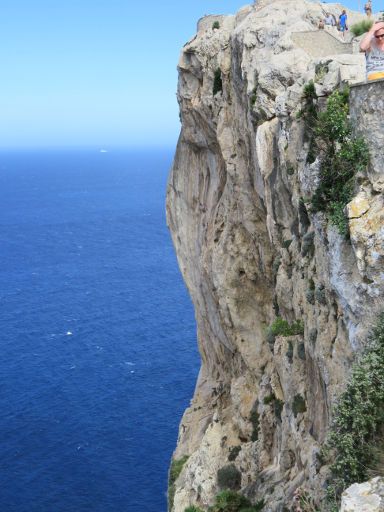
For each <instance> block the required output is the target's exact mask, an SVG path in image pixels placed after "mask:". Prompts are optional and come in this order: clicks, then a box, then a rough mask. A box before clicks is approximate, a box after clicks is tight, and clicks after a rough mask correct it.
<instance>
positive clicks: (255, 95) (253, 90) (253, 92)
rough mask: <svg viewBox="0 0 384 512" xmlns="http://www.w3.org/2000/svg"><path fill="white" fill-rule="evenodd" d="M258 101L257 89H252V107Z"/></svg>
mask: <svg viewBox="0 0 384 512" xmlns="http://www.w3.org/2000/svg"><path fill="white" fill-rule="evenodd" d="M256 100H257V88H256V87H254V88H253V89H252V93H251V97H250V102H251V105H252V107H253V106H254V104H255V103H256Z"/></svg>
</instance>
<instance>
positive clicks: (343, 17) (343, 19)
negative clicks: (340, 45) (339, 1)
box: [339, 9, 348, 38]
mask: <svg viewBox="0 0 384 512" xmlns="http://www.w3.org/2000/svg"><path fill="white" fill-rule="evenodd" d="M339 30H340V32H342V33H343V37H344V38H345V32H346V31H347V30H348V26H347V11H346V10H345V9H343V12H342V13H341V14H340V16H339Z"/></svg>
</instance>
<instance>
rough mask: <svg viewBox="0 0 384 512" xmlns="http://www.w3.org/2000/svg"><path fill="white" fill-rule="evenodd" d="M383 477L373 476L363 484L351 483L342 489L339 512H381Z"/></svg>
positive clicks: (383, 496) (383, 487) (383, 504)
mask: <svg viewBox="0 0 384 512" xmlns="http://www.w3.org/2000/svg"><path fill="white" fill-rule="evenodd" d="M383 510H384V479H383V478H379V477H376V478H373V479H372V480H370V481H369V482H364V483H363V484H353V485H351V487H348V489H347V490H346V491H344V493H343V496H342V500H341V508H340V512H357V511H358V512H383Z"/></svg>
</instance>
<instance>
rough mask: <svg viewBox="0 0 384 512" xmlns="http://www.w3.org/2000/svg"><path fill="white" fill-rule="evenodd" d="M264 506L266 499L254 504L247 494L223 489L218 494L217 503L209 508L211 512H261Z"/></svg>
mask: <svg viewBox="0 0 384 512" xmlns="http://www.w3.org/2000/svg"><path fill="white" fill-rule="evenodd" d="M264 506H265V503H264V500H260V501H258V502H257V503H256V504H255V505H252V504H251V502H250V501H249V500H248V499H247V498H245V496H242V495H241V494H239V493H237V492H234V491H223V492H221V493H220V494H218V495H217V496H216V499H215V504H214V505H213V507H210V508H209V509H208V510H209V512H260V511H261V510H262V509H263V508H264Z"/></svg>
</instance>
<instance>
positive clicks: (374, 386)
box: [324, 314, 384, 510]
mask: <svg viewBox="0 0 384 512" xmlns="http://www.w3.org/2000/svg"><path fill="white" fill-rule="evenodd" d="M383 428H384V314H382V315H381V316H380V318H379V321H378V323H377V325H376V327H375V328H374V329H373V331H372V333H371V335H370V337H369V343H368V346H367V348H366V350H365V352H364V353H363V355H362V356H361V358H360V360H359V361H358V362H357V363H356V364H355V365H354V366H353V367H352V372H351V376H350V379H349V382H348V385H347V388H346V390H345V392H344V393H343V394H342V395H341V397H340V399H339V401H338V404H337V406H336V408H335V411H334V418H333V424H332V426H331V433H330V435H329V438H328V441H327V444H326V447H325V450H324V455H325V456H326V457H327V455H328V457H329V459H330V461H332V464H331V471H332V481H331V482H329V486H328V498H329V501H330V503H331V506H333V508H334V509H335V510H337V503H338V501H339V499H340V496H341V493H342V492H343V490H344V489H345V488H347V487H348V486H349V485H351V484H352V483H354V482H363V481H365V480H366V479H367V478H368V477H369V476H371V475H369V467H370V465H371V463H372V459H374V457H375V455H374V453H372V450H371V449H370V446H374V445H378V444H380V440H382V436H383Z"/></svg>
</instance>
